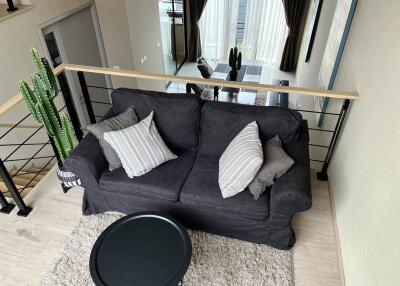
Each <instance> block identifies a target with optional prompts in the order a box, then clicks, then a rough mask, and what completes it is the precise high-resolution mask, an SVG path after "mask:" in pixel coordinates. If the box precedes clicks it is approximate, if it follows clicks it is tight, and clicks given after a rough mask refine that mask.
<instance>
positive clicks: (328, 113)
mask: <svg viewBox="0 0 400 286" xmlns="http://www.w3.org/2000/svg"><path fill="white" fill-rule="evenodd" d="M289 109H291V108H289ZM291 110H296V111H299V112H309V113H318V114H325V115H335V116H339V115H340V113H331V112H322V111H314V110H305V109H291Z"/></svg>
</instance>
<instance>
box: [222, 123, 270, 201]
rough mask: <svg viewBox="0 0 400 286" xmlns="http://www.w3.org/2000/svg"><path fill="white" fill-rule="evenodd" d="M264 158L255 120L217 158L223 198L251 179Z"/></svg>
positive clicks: (231, 194)
mask: <svg viewBox="0 0 400 286" xmlns="http://www.w3.org/2000/svg"><path fill="white" fill-rule="evenodd" d="M263 160H264V156H263V151H262V145H261V141H260V138H259V135H258V125H257V122H255V121H253V122H251V123H249V124H248V125H247V126H246V127H245V128H243V130H242V131H240V133H239V134H238V135H237V136H236V137H235V138H234V139H233V140H232V141H231V143H229V145H228V147H227V148H226V150H225V151H224V153H223V154H222V156H221V158H220V159H219V178H218V182H219V187H220V188H221V193H222V197H223V198H228V197H232V196H234V195H236V194H238V193H240V192H242V191H244V190H245V189H246V188H247V186H248V185H249V184H250V183H251V182H252V181H253V179H254V177H255V176H256V175H257V173H258V171H259V170H260V168H261V166H262V163H263Z"/></svg>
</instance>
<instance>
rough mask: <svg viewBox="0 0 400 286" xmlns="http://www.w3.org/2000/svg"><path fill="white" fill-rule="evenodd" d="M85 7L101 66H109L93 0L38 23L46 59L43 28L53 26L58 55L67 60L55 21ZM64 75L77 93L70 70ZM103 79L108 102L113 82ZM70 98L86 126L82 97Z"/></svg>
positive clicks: (48, 57) (109, 79)
mask: <svg viewBox="0 0 400 286" xmlns="http://www.w3.org/2000/svg"><path fill="white" fill-rule="evenodd" d="M87 8H89V9H90V14H91V16H92V22H93V27H94V30H95V34H96V40H97V46H98V47H99V53H100V58H101V63H102V66H103V67H109V66H108V61H107V56H106V50H105V47H104V42H103V37H102V34H101V28H100V22H99V18H98V15H97V10H96V3H95V1H94V0H92V1H88V2H87V3H84V4H82V5H79V6H77V7H75V8H73V9H70V10H68V11H66V12H64V13H62V14H60V15H58V16H55V17H53V18H51V19H49V20H47V21H45V22H43V23H41V24H39V25H38V26H37V27H36V29H37V33H38V35H39V39H40V42H41V44H42V48H43V50H44V52H45V56H46V58H47V59H49V60H50V53H49V51H48V49H47V44H46V41H45V38H44V34H43V32H44V30H45V29H47V28H50V27H52V26H53V27H55V29H54V31H55V32H54V36H55V37H56V41H57V43H58V44H59V46H58V49H59V51H60V56H61V58H62V60H63V62H64V61H65V62H68V57H67V54H66V52H65V45H64V43H63V41H62V37H61V34H60V31H59V29H58V26H57V23H58V22H60V21H62V20H63V19H65V18H67V17H69V16H71V15H73V14H75V13H78V12H80V11H82V10H84V9H87ZM50 64H51V65H52V63H51V61H50ZM65 75H66V78H67V83H68V86H69V88H70V90H71V93H72V95H79V92H78V87H77V84H76V83H75V81H74V79H73V77H72V74H71V73H70V72H68V71H66V72H65ZM105 80H106V84H107V89H108V95H109V98H110V102H112V101H111V91H112V89H113V84H112V80H111V76H110V75H106V76H105ZM72 98H73V100H74V104H75V109H76V110H77V113H78V117H79V120H81V122H82V123H83V124H84V125H83V126H86V125H88V124H90V122H87V119H86V116H85V115H84V113H83V111H82V105H83V104H84V100H83V98H76V96H72Z"/></svg>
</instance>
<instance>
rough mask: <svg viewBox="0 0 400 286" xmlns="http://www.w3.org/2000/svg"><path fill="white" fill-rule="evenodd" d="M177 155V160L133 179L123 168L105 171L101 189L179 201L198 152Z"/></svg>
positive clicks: (185, 152) (101, 179)
mask: <svg viewBox="0 0 400 286" xmlns="http://www.w3.org/2000/svg"><path fill="white" fill-rule="evenodd" d="M177 155H178V158H176V159H175V160H171V161H168V162H166V163H164V164H162V165H160V166H158V167H157V168H155V169H153V170H151V171H150V172H148V173H146V174H144V175H142V176H139V177H134V178H132V179H131V178H129V177H128V176H127V175H126V173H125V170H124V169H123V168H118V169H116V170H114V171H112V172H110V171H105V172H103V174H102V175H101V178H100V182H99V183H100V187H101V189H102V190H103V191H107V192H118V193H124V194H130V195H135V196H140V197H146V198H157V199H164V200H168V201H178V199H179V193H180V190H181V188H182V186H183V184H184V183H185V180H186V178H187V176H188V174H189V172H190V170H191V168H192V166H193V163H194V161H195V158H196V152H195V151H182V152H180V153H178V154H177Z"/></svg>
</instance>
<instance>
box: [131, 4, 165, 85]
mask: <svg viewBox="0 0 400 286" xmlns="http://www.w3.org/2000/svg"><path fill="white" fill-rule="evenodd" d="M125 6H126V13H127V17H128V23H129V32H130V40H131V46H132V50H133V59H134V66H135V70H137V71H147V72H154V73H164V66H163V57H162V45H161V29H160V16H159V8H158V0H146V1H143V0H125ZM144 56H147V61H146V62H145V63H144V64H141V63H140V60H141V59H142V58H143V57H144ZM137 82H138V88H141V89H150V90H161V91H162V90H165V83H164V82H162V81H153V80H137Z"/></svg>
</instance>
